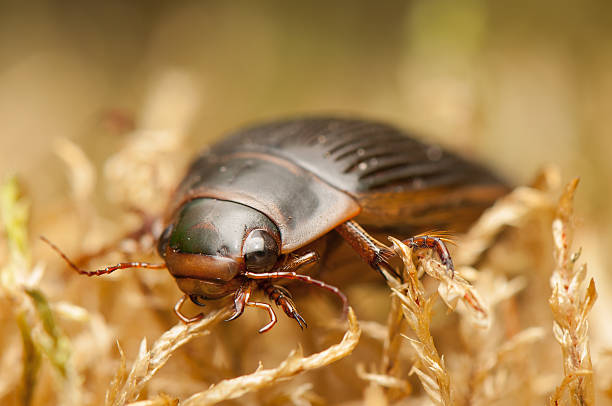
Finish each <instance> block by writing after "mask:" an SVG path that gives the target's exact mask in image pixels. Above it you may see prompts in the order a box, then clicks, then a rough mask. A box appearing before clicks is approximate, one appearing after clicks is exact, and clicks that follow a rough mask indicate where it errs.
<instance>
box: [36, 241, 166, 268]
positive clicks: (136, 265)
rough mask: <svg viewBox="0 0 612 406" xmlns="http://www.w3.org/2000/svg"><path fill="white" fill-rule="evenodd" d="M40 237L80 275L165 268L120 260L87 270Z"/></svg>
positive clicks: (147, 263)
mask: <svg viewBox="0 0 612 406" xmlns="http://www.w3.org/2000/svg"><path fill="white" fill-rule="evenodd" d="M40 239H41V240H43V241H44V242H46V243H47V244H48V245H49V246H50V247H51V248H53V249H54V250H55V252H57V253H58V254H59V255H60V256H61V257H62V259H63V260H64V261H66V263H67V264H68V265H69V266H70V267H71V268H72V269H74V270H75V271H76V272H78V273H80V274H81V275H87V276H100V275H106V274H109V273H111V272H115V271H116V270H118V269H126V268H147V269H165V268H166V264H151V263H149V262H121V263H118V264H116V265H112V266H107V267H106V268H102V269H98V270H96V271H88V270H86V269H82V268H79V267H78V266H76V265H75V263H74V262H72V261H71V260H70V258H68V256H66V254H64V253H63V252H62V251H61V250H60V249H59V248H58V247H57V246H56V245H55V244H53V243H52V242H51V241H49V240H47V239H46V238H45V237H43V236H41V237H40Z"/></svg>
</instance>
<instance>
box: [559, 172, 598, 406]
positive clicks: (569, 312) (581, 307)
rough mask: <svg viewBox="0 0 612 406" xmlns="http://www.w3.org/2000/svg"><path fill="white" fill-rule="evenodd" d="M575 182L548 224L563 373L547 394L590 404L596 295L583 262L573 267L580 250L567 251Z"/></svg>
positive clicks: (569, 187) (570, 402)
mask: <svg viewBox="0 0 612 406" xmlns="http://www.w3.org/2000/svg"><path fill="white" fill-rule="evenodd" d="M576 186H578V179H574V180H573V181H571V182H570V183H569V184H568V185H567V186H566V188H565V191H564V193H563V195H562V196H561V199H560V200H559V205H558V208H557V213H556V218H555V219H554V221H553V225H552V231H553V241H554V258H555V262H556V267H555V269H554V270H553V274H552V277H551V279H550V283H551V286H552V296H551V297H550V299H549V303H550V307H551V309H552V313H553V317H554V324H553V333H554V336H555V339H556V340H557V341H558V342H559V344H560V345H561V351H562V352H563V371H564V375H565V377H564V379H563V381H562V383H561V384H560V385H559V386H558V387H557V390H556V391H555V393H554V394H553V396H552V397H551V398H550V404H551V405H558V404H568V405H593V404H594V387H593V375H592V374H593V371H592V364H591V354H590V351H589V340H588V331H589V325H588V321H587V316H588V314H589V312H590V311H591V308H592V307H593V304H594V303H595V300H596V299H597V292H596V290H595V282H594V281H593V279H592V278H591V279H590V280H589V283H588V286H586V281H587V269H586V264H582V265H581V266H579V267H578V268H577V269H575V267H574V265H575V264H576V262H577V260H578V257H579V256H580V251H578V252H577V253H572V252H571V249H572V240H573V232H574V228H573V224H572V220H573V198H574V193H575V190H576ZM564 394H566V395H567V396H564Z"/></svg>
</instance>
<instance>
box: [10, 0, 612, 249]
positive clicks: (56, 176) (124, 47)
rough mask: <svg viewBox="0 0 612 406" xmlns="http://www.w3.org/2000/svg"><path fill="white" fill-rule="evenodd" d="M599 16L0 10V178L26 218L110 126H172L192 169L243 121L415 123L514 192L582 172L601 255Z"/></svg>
mask: <svg viewBox="0 0 612 406" xmlns="http://www.w3.org/2000/svg"><path fill="white" fill-rule="evenodd" d="M611 16H612V2H610V1H606V0H599V1H595V0H591V1H589V0H584V1H564V0H554V1H552V0H543V1H539V2H533V1H526V0H518V1H513V2H498V1H492V0H491V1H485V0H464V1H457V0H415V1H389V0H387V1H382V2H368V1H348V0H345V1H334V2H329V1H308V2H286V1H225V2H223V1H176V2H167V1H130V2H128V1H98V2H92V1H79V2H60V1H28V2H24V1H10V0H9V1H6V0H0V174H4V173H6V172H9V171H10V172H17V173H18V174H20V176H21V179H22V180H23V181H24V182H25V184H26V186H27V187H28V193H29V194H30V195H31V196H32V198H33V199H34V203H35V205H34V208H35V210H36V204H44V203H46V202H49V201H51V200H53V199H54V198H59V197H60V196H62V195H65V194H66V192H67V190H68V189H67V188H68V187H67V183H66V180H65V178H64V172H63V164H62V163H61V162H60V161H59V160H58V159H57V157H56V156H55V154H54V152H53V148H52V145H53V142H54V140H55V139H57V138H61V137H65V138H69V139H72V140H73V141H75V142H76V143H77V144H78V145H80V146H82V147H83V148H84V149H85V151H86V153H87V154H88V156H90V157H91V158H92V159H93V161H94V162H97V163H100V162H102V161H103V160H104V159H105V158H106V157H108V156H109V155H110V154H112V153H113V152H114V151H115V150H117V149H119V148H120V146H121V145H122V143H123V142H124V136H125V135H126V133H125V132H122V131H120V130H121V128H120V129H119V130H117V128H118V127H122V126H123V125H124V124H125V127H126V128H130V126H131V125H132V124H131V122H132V121H134V122H135V126H136V128H151V129H159V128H161V129H163V127H164V126H165V125H169V124H168V122H171V123H172V124H171V125H173V126H175V127H177V126H178V127H180V128H179V130H180V131H182V132H185V133H186V134H187V135H188V137H189V143H188V145H192V146H193V148H191V150H190V151H189V152H188V153H186V155H185V160H188V159H189V158H190V156H191V155H192V154H194V153H195V152H196V151H197V150H198V149H199V148H200V147H201V146H202V145H205V144H206V143H209V142H210V141H211V140H212V139H215V138H218V137H220V136H222V135H223V133H224V132H226V131H228V130H232V129H236V128H237V127H240V126H241V125H243V124H245V123H249V122H253V121H257V120H260V119H273V118H276V117H282V116H287V115H299V114H304V113H316V112H326V113H329V112H336V113H342V114H348V115H357V116H365V117H372V118H376V119H380V120H384V121H388V122H391V123H394V124H396V125H399V126H401V127H404V128H407V129H412V130H413V131H414V132H415V133H417V134H420V135H421V136H422V137H425V138H427V139H432V140H436V141H438V142H441V143H442V144H444V145H448V146H450V147H451V148H454V149H458V150H460V151H462V152H463V153H465V154H467V155H474V156H476V157H478V158H479V159H481V160H483V161H485V162H487V163H489V164H490V165H492V166H493V167H495V168H497V169H498V170H499V171H500V172H501V173H502V174H504V175H505V176H506V177H507V178H509V179H510V180H511V181H512V182H514V183H516V184H521V183H525V182H528V181H529V180H530V178H532V177H533V175H534V174H535V172H536V170H537V169H538V168H540V167H541V166H543V165H545V164H550V163H552V164H556V165H559V166H560V167H561V168H562V173H563V177H564V179H569V178H570V177H573V176H581V178H582V184H581V186H580V189H579V193H578V196H579V206H578V208H579V212H580V214H581V215H582V216H584V219H585V220H584V222H585V223H586V227H587V228H588V229H589V230H591V231H592V232H593V233H592V234H591V235H593V236H595V237H594V238H589V239H588V242H589V243H593V244H601V245H602V246H603V247H605V246H609V245H610V243H611V241H610V238H609V235H610V229H611V226H610V225H611V224H612V221H611V219H612V209H611V207H610V204H609V203H608V202H609V200H610V195H611V192H612V186H611V182H610V178H611V176H610V175H611V174H612V159H610V154H611V153H612V135H611V134H610V127H611V125H612V17H611ZM168 75H170V76H172V75H179V76H180V77H181V78H183V79H185V80H187V82H184V81H183V88H182V89H183V90H180V91H179V92H178V93H177V92H176V91H175V92H174V93H172V95H173V97H174V100H166V102H165V103H166V105H167V106H169V107H172V106H175V105H176V104H177V103H178V104H180V103H182V102H184V103H186V104H187V105H188V107H186V108H184V109H182V110H181V108H178V110H179V113H180V114H179V116H180V117H178V118H177V117H173V118H169V119H165V118H164V117H163V114H160V113H163V112H165V111H166V110H167V109H166V107H164V106H162V107H158V108H157V109H151V106H150V103H151V100H152V97H151V93H152V92H154V91H155V89H157V88H158V87H159V82H160V80H162V81H163V78H166V77H168ZM183 79H181V80H183ZM185 83H187V85H185ZM181 92H183V93H184V94H183V93H181ZM162 98H163V97H162ZM147 106H148V107H147ZM147 111H149V112H150V111H155V112H156V114H155V115H154V116H153V117H151V116H150V115H149V116H147ZM168 114H169V116H172V114H175V115H176V114H178V113H176V112H174V113H173V112H169V113H168ZM181 114H182V115H181ZM160 115H161V117H160ZM109 123H110V124H109ZM126 123H127V124H126ZM594 250H595V249H594ZM587 255H588V250H587Z"/></svg>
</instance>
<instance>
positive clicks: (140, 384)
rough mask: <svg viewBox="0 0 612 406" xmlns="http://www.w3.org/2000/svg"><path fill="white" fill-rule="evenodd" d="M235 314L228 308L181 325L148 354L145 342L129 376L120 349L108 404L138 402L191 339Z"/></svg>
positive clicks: (163, 335)
mask: <svg viewBox="0 0 612 406" xmlns="http://www.w3.org/2000/svg"><path fill="white" fill-rule="evenodd" d="M231 313H232V309H230V308H229V307H225V308H223V309H220V310H217V311H215V312H212V313H211V314H209V315H208V316H206V317H205V318H203V319H202V320H200V321H198V322H195V323H192V324H185V323H178V324H177V325H175V326H174V327H172V328H171V329H170V330H168V331H166V332H165V333H164V334H162V336H161V337H160V338H158V339H157V341H155V343H154V344H153V346H152V347H151V349H150V350H148V351H147V341H146V339H143V340H142V341H141V344H140V351H139V353H138V357H137V358H136V360H135V361H134V363H133V364H132V368H131V369H130V372H129V374H127V369H126V368H125V358H124V355H123V352H122V351H121V349H120V353H121V360H122V363H121V366H120V367H119V370H118V371H117V374H116V376H115V379H113V382H111V385H110V387H109V389H108V392H107V394H106V405H108V406H111V405H112V406H122V405H125V404H127V403H128V402H133V401H134V400H136V399H137V398H138V396H139V395H140V392H141V391H142V390H143V388H144V386H145V384H146V383H147V382H148V381H149V380H150V379H151V378H152V377H153V375H155V373H156V372H157V371H158V370H159V369H160V368H161V367H163V366H164V364H165V363H166V362H167V361H168V360H169V359H170V356H171V355H172V354H173V353H174V351H176V350H177V349H178V348H179V347H181V346H182V345H184V344H186V343H188V342H189V341H191V339H193V338H196V337H198V336H200V335H203V334H208V333H209V329H210V328H211V327H212V326H214V325H216V324H217V323H219V322H220V321H222V320H224V319H226V318H227V317H229V316H230V315H231Z"/></svg>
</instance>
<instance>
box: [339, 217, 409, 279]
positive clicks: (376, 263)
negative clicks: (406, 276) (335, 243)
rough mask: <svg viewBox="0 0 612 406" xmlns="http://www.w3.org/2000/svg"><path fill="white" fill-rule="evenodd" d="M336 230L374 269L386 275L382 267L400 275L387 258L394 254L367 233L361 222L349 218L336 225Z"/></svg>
mask: <svg viewBox="0 0 612 406" xmlns="http://www.w3.org/2000/svg"><path fill="white" fill-rule="evenodd" d="M336 231H337V232H338V233H339V234H340V235H341V236H342V238H344V240H345V241H346V242H347V243H348V244H349V245H350V246H351V247H352V248H353V249H354V250H355V251H357V253H358V254H359V256H360V257H361V258H362V259H363V260H364V261H366V262H367V263H368V265H370V266H371V267H372V268H373V269H375V270H376V271H378V272H380V274H381V275H383V276H384V275H385V274H384V272H382V269H384V270H385V271H387V272H389V273H391V274H392V275H395V276H397V277H399V275H398V274H397V271H395V269H393V267H392V266H391V265H389V264H388V262H387V260H388V259H389V258H390V257H391V256H393V255H394V253H393V251H392V250H390V249H389V247H387V246H386V245H384V244H383V243H381V242H379V241H378V240H376V239H375V238H374V237H372V236H371V235H369V234H368V233H366V231H365V230H364V229H363V228H361V226H360V225H359V224H357V223H356V222H354V221H353V220H349V221H347V222H345V223H342V224H340V225H339V226H338V227H336Z"/></svg>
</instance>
